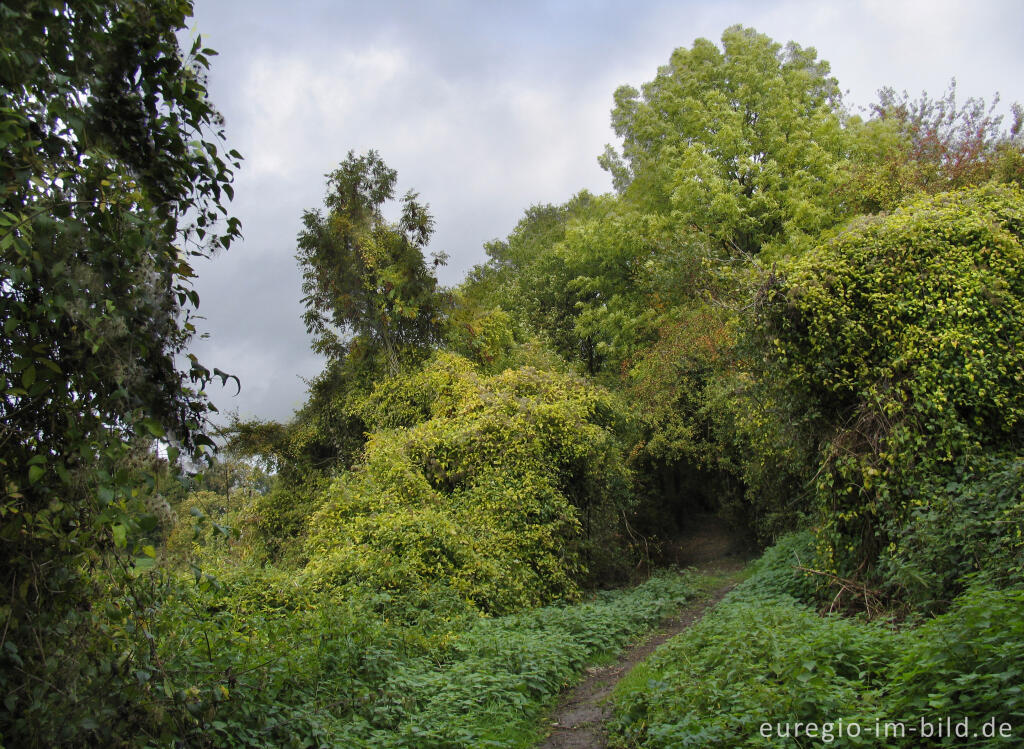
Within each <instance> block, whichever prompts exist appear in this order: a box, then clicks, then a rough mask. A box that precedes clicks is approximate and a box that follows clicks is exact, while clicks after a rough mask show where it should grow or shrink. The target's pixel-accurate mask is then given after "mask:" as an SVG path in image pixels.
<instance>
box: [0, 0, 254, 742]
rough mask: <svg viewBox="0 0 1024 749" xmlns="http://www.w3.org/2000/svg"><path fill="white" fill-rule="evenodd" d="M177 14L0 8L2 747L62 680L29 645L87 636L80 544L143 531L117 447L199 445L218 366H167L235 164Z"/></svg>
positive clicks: (180, 0) (118, 6)
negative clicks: (145, 442)
mask: <svg viewBox="0 0 1024 749" xmlns="http://www.w3.org/2000/svg"><path fill="white" fill-rule="evenodd" d="M191 10H192V4H191V2H190V1H189V0H76V2H74V3H70V2H53V1H52V0H51V1H43V0H26V1H24V2H17V3H6V2H5V3H3V4H2V5H0V17H2V18H3V21H2V26H3V30H2V32H0V33H2V45H0V319H2V320H3V326H4V334H5V335H4V337H3V338H2V339H0V539H2V542H0V611H2V616H3V618H5V625H4V627H3V629H2V632H3V634H2V635H0V640H2V641H3V648H2V649H0V653H2V655H0V659H3V660H2V662H0V675H3V678H2V681H0V688H2V689H3V691H4V692H5V693H6V694H7V695H8V699H7V700H5V702H4V707H3V708H0V719H2V720H0V734H2V735H3V736H4V739H5V740H11V741H14V740H15V738H14V737H17V736H19V735H26V732H28V735H31V732H32V729H31V724H30V722H26V721H31V717H30V715H31V714H32V710H45V709H46V705H47V702H46V699H45V698H43V697H40V696H39V689H40V687H39V684H40V683H42V684H47V683H50V684H56V683H60V682H62V681H64V682H67V681H69V680H71V679H72V677H71V676H70V675H69V674H68V673H63V674H61V673H56V672H55V669H57V668H58V666H57V665H54V664H59V662H60V658H59V657H58V656H57V655H56V654H55V653H56V652H57V650H56V648H57V646H56V645H54V646H53V648H54V649H51V650H49V651H48V652H46V651H44V650H43V649H42V648H41V647H37V644H38V643H41V642H52V641H53V640H52V637H48V633H49V635H52V634H53V630H49V631H48V630H47V629H46V628H47V627H59V628H61V629H60V632H62V634H61V635H60V638H59V641H60V642H61V643H67V642H69V641H70V640H71V639H72V636H73V633H74V632H75V631H76V628H82V627H88V625H87V624H83V623H82V620H81V617H78V618H77V619H75V618H74V616H72V614H74V612H75V611H76V610H78V611H81V610H82V609H81V607H80V606H79V604H80V602H81V596H82V591H83V587H82V585H81V584H80V583H81V582H82V581H83V579H84V577H83V574H82V573H83V571H84V570H85V569H86V567H87V565H90V564H95V563H96V562H97V561H98V560H99V559H101V557H100V556H99V555H97V554H96V550H97V549H103V548H113V547H121V548H123V549H124V548H127V549H128V550H129V551H131V549H132V546H133V533H134V532H140V533H141V532H142V531H144V530H145V528H144V527H143V526H144V525H145V524H144V523H143V526H140V525H139V523H138V522H137V520H138V518H137V516H136V514H135V513H134V512H133V511H132V502H133V501H134V500H133V497H136V496H137V495H138V493H139V492H138V491H137V490H138V486H137V485H133V483H132V482H133V479H132V478H131V476H130V475H128V474H129V472H127V471H125V470H122V467H123V462H124V457H125V456H126V455H127V451H128V448H127V447H126V445H127V444H128V443H130V442H131V441H132V440H133V439H136V438H138V437H139V436H143V437H146V438H149V439H152V438H153V437H163V438H165V439H168V440H170V441H171V442H173V443H175V444H176V445H177V446H181V447H184V448H186V449H187V450H190V451H193V452H194V451H198V450H200V449H202V448H203V447H204V446H205V445H209V444H211V442H210V440H209V438H207V437H206V436H205V435H204V433H203V431H204V424H205V420H206V415H207V413H208V412H209V411H210V410H211V409H212V407H211V406H210V405H209V403H208V401H207V399H206V396H205V394H204V393H203V387H204V386H205V384H206V383H207V382H209V380H210V379H211V378H212V377H213V376H217V375H221V376H222V377H224V378H225V379H226V378H227V375H223V374H222V373H220V372H219V370H214V372H213V373H211V372H210V371H209V370H208V369H207V368H205V367H204V366H202V365H201V364H200V363H199V362H198V361H196V360H195V359H194V357H190V361H191V366H190V368H189V370H188V371H186V372H182V371H179V369H178V368H177V366H176V361H177V358H178V357H179V355H182V354H183V353H184V352H185V351H186V347H187V344H188V342H189V339H190V337H191V336H192V334H193V332H194V330H195V329H194V326H193V323H192V321H191V320H190V316H191V314H192V313H193V312H194V310H195V308H196V307H197V305H198V303H199V299H198V296H197V295H196V292H195V291H194V289H193V288H192V287H191V283H190V279H191V278H192V277H193V276H194V272H193V269H192V266H191V263H192V262H193V259H194V258H196V257H203V256H207V255H209V254H211V253H212V252H213V251H214V250H215V248H218V247H222V248H226V247H227V246H228V245H229V244H230V243H231V240H232V239H233V238H235V237H237V236H238V233H239V225H238V222H237V221H236V220H235V219H232V218H227V217H226V209H225V208H224V200H225V199H227V198H230V197H231V194H232V193H231V186H230V182H231V179H232V170H233V168H235V167H236V166H237V163H238V159H239V158H240V157H239V156H238V154H237V153H234V152H230V153H228V154H226V155H225V154H223V153H222V151H221V147H220V145H219V143H220V141H221V140H222V137H223V136H222V133H221V124H222V123H221V119H220V117H219V115H218V114H217V112H216V111H215V110H214V109H213V108H212V106H211V105H210V102H209V101H208V99H207V92H206V87H205V83H204V78H203V74H204V71H205V69H206V68H207V65H208V57H209V55H210V54H212V52H211V50H207V49H203V48H202V47H201V45H200V43H199V42H198V40H197V42H196V44H195V45H194V46H193V47H192V49H191V51H190V52H189V51H188V50H182V49H181V48H180V47H179V37H178V34H179V32H180V31H181V30H182V29H183V28H184V25H185V20H186V18H187V17H188V15H189V14H190V13H191ZM139 548H142V547H141V546H140V547H139ZM69 612H71V613H69ZM65 615H68V616H70V617H71V619H67V620H65V621H64V622H63V623H62V624H55V622H60V621H61V618H62V617H64V616H65ZM30 684H31V685H34V686H32V688H31V689H30V688H29V685H30ZM69 688H73V687H69ZM43 691H44V692H45V690H43ZM33 694H35V697H33V696H32V695H33ZM33 700H34V701H33ZM29 705H32V706H33V707H32V708H31V710H30V709H29V707H28V706H29ZM7 711H11V712H7ZM15 715H20V716H21V717H20V718H18V721H21V722H17V721H16V722H15V724H14V728H13V729H11V730H8V728H7V727H4V726H6V725H7V722H8V720H10V719H11V718H12V716H15ZM68 725H72V723H71V722H70V721H69V723H68ZM44 740H45V739H43V738H41V737H39V736H37V737H36V738H35V741H44Z"/></svg>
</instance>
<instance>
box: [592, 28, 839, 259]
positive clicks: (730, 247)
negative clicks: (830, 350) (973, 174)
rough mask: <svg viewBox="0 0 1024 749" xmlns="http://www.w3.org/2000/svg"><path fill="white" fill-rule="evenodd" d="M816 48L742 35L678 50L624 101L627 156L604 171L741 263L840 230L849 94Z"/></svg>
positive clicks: (734, 32) (733, 31)
mask: <svg viewBox="0 0 1024 749" xmlns="http://www.w3.org/2000/svg"><path fill="white" fill-rule="evenodd" d="M828 73H829V67H828V63H826V62H823V61H819V60H818V59H817V54H816V52H815V50H814V49H813V48H806V49H804V48H801V47H800V46H799V45H797V44H795V43H793V42H790V43H789V44H788V45H786V47H785V48H783V47H782V46H781V45H779V44H777V43H775V42H773V41H772V40H771V39H769V38H768V37H767V36H765V35H763V34H758V33H757V32H756V31H754V30H753V29H748V28H743V27H741V26H733V27H730V28H728V29H726V30H725V32H724V33H723V34H722V49H721V50H719V49H718V48H717V47H715V45H714V44H712V43H711V42H710V41H708V40H706V39H698V40H697V41H695V42H694V44H693V47H692V48H691V49H686V48H679V49H677V50H676V51H675V52H673V53H672V57H671V59H670V60H669V63H668V65H665V66H663V67H662V68H661V69H660V70H659V71H658V75H657V76H656V77H655V79H654V80H653V81H650V82H648V83H646V84H644V85H643V87H642V89H641V90H640V91H638V90H637V89H635V88H633V87H631V86H623V87H621V88H619V89H618V91H616V92H615V103H616V106H615V109H614V110H613V111H612V124H613V126H614V127H615V132H616V134H617V135H618V136H619V137H621V138H622V139H623V146H622V155H621V156H619V155H618V154H616V152H615V151H614V150H613V149H612V148H611V147H610V146H609V147H608V149H607V150H606V152H605V156H604V157H603V158H602V164H603V165H604V166H605V168H607V169H609V170H610V171H611V172H612V174H613V176H614V178H615V181H616V186H617V188H619V189H620V191H622V192H623V193H624V195H625V196H627V197H628V198H630V199H632V200H635V201H637V202H638V203H639V204H640V205H643V206H645V208H646V210H648V211H654V212H658V213H662V214H671V215H672V217H673V220H674V221H676V222H678V224H679V225H680V226H683V227H694V228H695V229H696V230H697V231H698V232H700V233H701V234H703V235H704V236H706V237H707V238H708V239H709V240H710V241H711V242H713V243H714V244H716V245H718V246H720V247H722V248H723V249H725V250H726V251H727V252H728V253H730V254H742V253H756V252H758V251H759V250H760V249H761V247H762V245H764V244H765V243H767V242H781V243H785V242H786V241H788V240H790V239H795V238H798V237H799V236H800V235H803V234H812V235H813V234H815V233H817V232H819V231H821V230H822V229H824V228H827V227H828V226H831V225H834V224H835V223H836V222H837V220H838V219H839V218H841V215H842V207H841V206H840V205H839V204H838V203H837V201H836V200H835V198H834V197H833V194H832V192H833V191H832V187H833V186H835V185H836V184H837V180H838V179H839V177H840V170H838V169H837V167H838V165H840V164H841V163H842V161H843V159H844V157H845V148H846V146H845V142H844V137H843V131H842V128H841V122H840V118H839V87H838V85H837V83H836V81H835V79H833V78H831V77H829V75H828Z"/></svg>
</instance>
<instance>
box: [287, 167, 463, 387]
mask: <svg viewBox="0 0 1024 749" xmlns="http://www.w3.org/2000/svg"><path fill="white" fill-rule="evenodd" d="M397 176H398V175H397V172H395V170H393V169H390V168H388V166H387V165H386V164H385V163H384V162H383V161H382V160H381V158H380V156H379V155H378V154H377V153H376V152H375V151H370V152H368V153H367V154H366V155H365V156H356V155H355V154H354V153H353V152H351V151H350V152H349V154H348V157H347V158H346V159H345V161H343V162H342V163H341V165H340V166H339V167H338V168H337V169H336V170H334V171H333V172H331V174H330V175H328V180H327V186H328V192H327V197H326V199H325V201H324V202H325V207H326V208H327V214H326V215H324V214H321V213H320V211H315V210H314V211H307V212H306V213H305V214H304V215H303V219H302V222H303V227H304V228H303V230H302V231H301V232H300V233H299V240H298V245H299V249H298V253H297V255H296V257H297V259H298V261H299V265H300V267H301V268H302V278H303V282H302V291H303V294H305V296H304V297H303V304H304V305H305V307H306V311H305V313H304V314H303V320H304V321H305V323H306V329H307V330H308V332H309V333H310V334H311V335H312V336H313V349H314V350H315V351H318V352H320V353H323V354H327V355H328V356H330V357H332V358H333V359H342V358H344V357H345V356H347V355H350V354H352V353H354V352H355V353H358V354H359V355H361V356H369V355H373V353H374V352H379V353H382V354H383V356H384V358H385V360H386V361H387V363H388V366H389V367H390V370H391V373H392V374H394V373H395V372H397V369H398V366H399V362H400V360H401V358H402V355H403V352H406V351H407V350H408V349H415V348H416V347H425V346H429V345H431V344H433V343H435V342H436V341H437V340H438V338H439V335H440V325H441V317H442V315H443V312H444V307H445V300H444V298H443V296H442V295H441V294H440V293H439V292H438V289H437V279H436V278H435V277H434V273H433V269H432V268H428V267H427V265H426V263H425V261H424V258H423V250H424V248H425V247H426V246H427V243H428V242H429V241H430V235H431V234H432V233H433V231H434V220H433V218H432V217H431V216H430V214H429V213H428V212H427V206H425V205H421V204H420V203H418V202H417V195H416V193H414V192H412V191H410V192H408V193H406V194H405V197H404V198H403V199H402V214H401V217H400V218H399V220H398V221H397V222H396V223H394V224H391V223H389V222H388V221H386V220H385V219H384V217H383V214H382V208H383V206H384V204H385V202H386V201H388V200H391V199H392V198H394V190H395V187H394V185H395V180H396V179H397ZM443 262H444V257H443V256H442V255H434V262H433V267H434V268H436V267H437V266H438V265H440V264H441V263H443Z"/></svg>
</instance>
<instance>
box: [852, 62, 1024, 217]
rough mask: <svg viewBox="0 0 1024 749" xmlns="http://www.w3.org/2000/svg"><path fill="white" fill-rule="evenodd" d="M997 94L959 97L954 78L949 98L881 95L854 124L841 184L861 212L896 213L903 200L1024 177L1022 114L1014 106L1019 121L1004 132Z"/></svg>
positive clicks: (890, 92) (886, 92)
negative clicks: (863, 119) (990, 99)
mask: <svg viewBox="0 0 1024 749" xmlns="http://www.w3.org/2000/svg"><path fill="white" fill-rule="evenodd" d="M998 103H999V97H998V96H997V97H995V99H994V100H993V102H992V104H991V105H988V106H986V104H985V102H984V100H982V99H978V98H970V99H968V100H967V101H965V102H964V103H963V104H958V103H957V100H956V81H953V82H952V83H951V84H950V86H949V89H948V90H947V91H946V93H945V95H944V96H942V97H941V98H939V99H932V98H930V97H929V96H927V95H926V94H925V95H922V96H921V98H920V99H917V100H913V101H912V100H911V99H910V97H909V96H908V95H907V93H906V92H904V93H903V94H902V95H898V94H897V93H896V92H895V90H893V89H892V88H883V89H882V90H881V91H879V99H878V101H877V102H876V103H875V104H874V105H872V107H871V113H872V117H871V119H870V120H868V121H867V122H865V123H861V122H860V121H859V120H857V119H853V120H851V122H850V123H849V125H850V128H849V129H850V131H851V134H852V139H851V148H852V150H853V153H854V158H853V159H852V161H851V163H850V167H849V171H850V173H849V176H848V177H847V178H846V180H845V184H844V185H843V186H842V187H841V191H842V193H843V194H844V195H845V196H847V199H849V200H851V201H853V203H854V204H855V206H856V210H857V212H859V213H876V212H878V211H890V210H893V209H894V208H896V207H897V206H898V205H900V204H901V203H904V202H907V201H908V200H910V199H913V198H915V197H919V196H920V195H921V194H929V195H934V194H936V193H940V192H947V191H949V190H955V189H959V188H963V187H970V186H973V185H981V184H984V183H986V182H988V181H990V180H995V181H999V182H1016V183H1017V185H1018V186H1022V184H1021V182H1022V180H1024V139H1022V136H1021V125H1022V117H1024V110H1021V108H1020V105H1018V104H1015V105H1013V107H1012V111H1013V116H1014V119H1013V122H1012V123H1011V125H1010V128H1009V130H1008V131H1004V130H1002V127H1001V126H1002V120H1003V118H1002V116H1001V115H997V114H995V109H996V106H997V105H998Z"/></svg>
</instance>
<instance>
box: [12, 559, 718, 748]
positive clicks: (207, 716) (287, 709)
mask: <svg viewBox="0 0 1024 749" xmlns="http://www.w3.org/2000/svg"><path fill="white" fill-rule="evenodd" d="M289 585H290V583H289V582H288V580H287V576H283V575H280V574H277V573H275V572H273V571H270V570H262V571H260V570H258V569H257V568H253V569H250V570H248V571H247V572H246V573H244V574H243V573H242V571H239V574H238V575H237V576H236V578H235V579H228V578H225V579H222V580H220V581H218V582H216V583H214V582H213V581H210V580H207V579H205V578H204V579H203V580H202V581H201V583H200V585H199V586H192V587H188V586H183V585H182V584H181V582H176V581H174V580H172V579H170V578H168V577H162V578H161V577H160V576H153V577H150V578H140V579H139V580H137V585H136V587H137V588H138V594H139V595H145V596H146V598H147V600H148V601H149V602H150V603H151V604H152V605H151V606H150V607H149V608H147V609H146V612H147V614H146V616H145V617H139V618H136V619H133V620H131V621H126V622H125V626H124V628H123V629H122V630H121V631H120V632H118V633H115V634H116V635H117V637H116V639H112V640H111V641H110V648H111V650H112V655H114V660H115V661H116V660H117V658H116V654H117V652H120V651H123V652H124V653H135V654H136V656H138V654H140V653H144V652H149V653H150V655H149V657H148V658H147V659H146V665H145V667H135V668H134V670H133V672H132V673H129V674H125V673H120V672H118V668H119V666H118V665H117V663H115V665H113V666H112V669H113V671H112V673H110V674H108V676H107V677H102V676H101V675H100V676H97V675H94V676H95V677H96V678H95V679H94V681H103V678H107V680H108V681H110V683H111V685H112V686H111V689H109V690H107V691H106V692H105V693H100V694H96V695H94V699H93V701H92V702H91V703H90V704H93V707H94V711H93V716H94V719H92V720H88V721H85V722H81V721H79V722H77V723H75V724H74V728H73V734H69V735H63V734H61V733H60V730H61V729H60V727H59V726H57V725H56V724H55V723H54V721H53V720H52V716H49V717H47V716H44V715H31V714H28V713H23V715H22V720H23V721H24V723H23V724H22V725H21V729H22V731H21V732H22V733H32V732H33V731H35V733H34V735H36V736H37V738H38V739H39V741H40V744H41V745H42V744H47V743H49V744H60V743H67V742H71V743H83V744H99V745H108V746H140V747H141V746H154V745H160V746H165V745H166V746H171V745H175V746H176V745H187V746H197V747H203V746H206V747H235V746H274V747H278V746H284V747H313V746H315V747H324V746H329V747H452V746H467V747H468V746H473V747H485V746H491V747H501V746H524V745H527V744H528V743H529V742H530V741H531V740H532V739H533V738H535V731H536V725H537V721H538V719H539V716H540V715H541V713H542V712H543V710H545V709H547V708H548V707H549V705H550V703H551V701H552V699H553V698H554V697H555V695H557V694H558V692H559V691H561V689H562V688H563V687H565V686H566V685H567V684H569V683H571V682H573V681H574V680H575V679H576V678H577V677H578V675H579V674H580V673H581V672H582V670H583V669H584V667H585V666H587V665H589V664H592V663H595V662H598V661H601V660H603V659H606V658H608V657H611V656H613V655H614V654H615V653H616V652H617V651H618V650H619V649H620V648H622V647H623V646H624V645H626V644H627V643H628V642H629V641H630V640H632V639H633V638H635V637H637V636H638V635H639V634H641V633H642V632H644V631H645V630H647V629H649V628H651V627H652V626H654V625H656V624H658V623H659V622H660V621H661V620H662V619H663V618H665V617H666V616H668V615H669V614H671V613H672V612H673V611H675V610H676V609H677V608H678V607H679V606H681V605H682V604H683V603H684V602H685V601H686V600H688V599H690V598H691V597H692V596H693V595H694V594H695V593H696V591H697V590H698V583H697V581H696V580H695V578H694V577H692V576H690V575H680V574H663V575H660V576H656V577H653V578H651V579H650V580H648V581H647V582H645V583H643V584H641V585H638V586H636V587H634V588H632V589H628V590H619V591H613V592H603V593H599V594H596V595H595V596H594V597H593V598H592V599H590V600H588V601H587V602H584V603H579V604H573V605H552V606H546V607H542V608H536V609H532V610H529V611H525V612H522V613H517V614H512V615H507V616H503V617H496V618H487V617H482V616H480V615H479V614H477V613H475V612H471V611H469V610H468V609H467V608H466V607H465V606H460V605H459V601H458V598H457V597H455V596H453V595H449V594H448V593H446V592H445V591H444V590H442V589H438V590H436V591H434V595H433V596H432V597H430V598H429V599H424V600H422V601H408V600H401V601H399V600H387V597H386V596H382V595H373V594H370V593H369V592H366V593H364V594H363V595H362V596H353V597H351V598H350V599H348V600H341V599H340V598H337V597H335V598H327V597H319V598H316V597H311V596H307V595H306V594H305V593H296V592H295V591H294V590H289ZM253 590H259V591H261V595H259V596H257V597H256V598H253V597H252V596H251V595H249V594H250V593H251V592H252V591H253ZM115 603H116V602H112V603H111V605H114V604H115ZM414 608H420V609H422V613H423V615H422V616H420V617H419V618H418V619H417V617H416V616H415V615H414V612H413V611H412V609H414ZM400 609H405V610H400ZM135 661H136V663H138V662H139V659H138V657H136V658H135ZM120 662H121V663H126V662H127V661H126V660H125V657H122V658H121V661H120ZM126 679H127V680H129V681H130V683H132V684H134V685H135V688H134V689H133V690H129V691H126V690H125V689H123V688H114V687H113V685H115V684H122V683H124V682H125V681H126ZM129 700H130V702H129ZM33 726H35V727H36V729H38V730H36V729H33ZM42 729H46V732H47V734H46V735H47V736H49V738H46V736H44V735H42V734H40V733H39V730H42ZM3 743H4V742H3V737H2V736H0V745H2V744H3Z"/></svg>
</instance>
